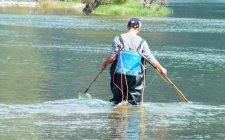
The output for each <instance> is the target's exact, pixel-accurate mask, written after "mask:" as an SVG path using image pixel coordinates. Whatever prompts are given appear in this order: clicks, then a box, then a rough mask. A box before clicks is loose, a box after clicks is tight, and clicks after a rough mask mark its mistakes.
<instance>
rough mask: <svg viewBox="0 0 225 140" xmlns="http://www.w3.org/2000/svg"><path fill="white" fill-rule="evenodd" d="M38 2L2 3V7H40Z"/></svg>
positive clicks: (0, 3) (0, 5)
mask: <svg viewBox="0 0 225 140" xmlns="http://www.w3.org/2000/svg"><path fill="white" fill-rule="evenodd" d="M38 6H39V3H38V2H14V1H9V2H6V1H0V7H38Z"/></svg>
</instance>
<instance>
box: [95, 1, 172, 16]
mask: <svg viewBox="0 0 225 140" xmlns="http://www.w3.org/2000/svg"><path fill="white" fill-rule="evenodd" d="M171 13H172V10H171V9H169V8H167V7H161V6H159V5H153V6H152V7H151V9H150V8H144V7H143V4H142V3H140V2H126V3H123V4H108V5H100V6H99V7H97V8H96V9H95V10H94V11H93V14H98V15H113V16H131V15H132V16H166V15H169V14H171Z"/></svg>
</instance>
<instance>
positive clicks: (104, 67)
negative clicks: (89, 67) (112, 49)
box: [102, 55, 116, 70]
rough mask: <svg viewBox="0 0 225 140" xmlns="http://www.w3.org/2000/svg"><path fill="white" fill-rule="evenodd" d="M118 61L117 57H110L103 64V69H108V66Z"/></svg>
mask: <svg viewBox="0 0 225 140" xmlns="http://www.w3.org/2000/svg"><path fill="white" fill-rule="evenodd" d="M115 60H116V56H112V55H109V56H108V57H107V58H106V59H105V61H103V63H102V69H103V70H104V69H106V67H107V66H108V64H110V63H112V62H113V61H115Z"/></svg>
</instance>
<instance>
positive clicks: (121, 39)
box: [119, 35, 124, 50]
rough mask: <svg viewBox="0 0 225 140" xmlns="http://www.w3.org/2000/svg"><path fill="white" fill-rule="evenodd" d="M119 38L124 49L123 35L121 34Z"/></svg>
mask: <svg viewBox="0 0 225 140" xmlns="http://www.w3.org/2000/svg"><path fill="white" fill-rule="evenodd" d="M119 40H120V42H121V44H122V46H120V50H122V49H123V48H124V42H123V38H122V36H121V35H119Z"/></svg>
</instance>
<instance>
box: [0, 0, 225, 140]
mask: <svg viewBox="0 0 225 140" xmlns="http://www.w3.org/2000/svg"><path fill="white" fill-rule="evenodd" d="M169 6H170V7H171V8H173V9H174V13H173V14H172V15H170V16H169V17H165V18H158V17H154V18H151V17H140V18H141V20H142V21H143V30H142V32H141V36H142V37H143V38H145V39H146V40H147V41H148V43H149V46H150V48H151V50H152V52H153V54H154V55H155V56H156V58H157V59H158V60H159V61H160V62H161V64H162V65H163V66H164V67H166V68H167V70H168V76H169V77H170V79H171V80H172V81H173V82H174V83H175V84H176V85H177V86H178V87H179V88H180V90H181V91H182V92H183V93H184V95H185V96H186V97H187V98H188V99H189V100H190V103H188V104H186V103H183V101H182V100H181V99H180V97H179V96H178V95H177V93H176V92H175V91H174V90H173V88H172V87H171V86H170V85H169V84H168V83H166V82H165V81H164V80H163V79H162V78H161V77H160V76H159V75H158V74H157V73H156V72H155V70H154V69H153V68H151V66H149V67H148V70H147V82H146V83H147V84H146V88H145V93H144V104H143V105H142V106H139V107H125V108H113V107H112V106H111V105H110V104H109V102H108V100H109V99H110V98H111V92H110V88H109V74H108V69H107V70H106V71H104V72H103V74H102V75H101V76H100V77H99V78H98V79H97V81H96V82H95V83H94V84H93V85H92V87H91V89H90V90H89V91H88V93H90V94H91V95H92V97H93V99H90V100H88V99H79V98H78V95H77V92H78V91H84V90H85V89H86V88H87V87H88V85H89V82H90V81H91V80H92V79H93V78H94V77H95V76H96V75H97V73H98V71H99V70H100V65H101V62H102V61H103V60H104V58H105V57H106V56H107V54H108V52H109V50H110V48H111V42H112V39H113V38H114V36H115V35H118V34H120V33H122V32H125V31H126V24H127V20H128V19H129V17H107V16H84V15H78V14H76V12H75V13H74V11H55V10H49V11H45V10H36V9H19V10H18V9H14V8H1V9H0V139H1V140H9V139H13V140H14V139H15V140H17V139H18V140H21V139H23V140H32V139H34V140H36V139H48V140H57V139H58V140H61V139H71V140H74V139H88V140H93V139H122V140H124V139H127V140H129V139H136V140H139V139H141V140H144V139H146V140H149V139H156V140H175V139H179V140H185V139H192V140H195V139H196V140H200V139H202V140H203V139H204V140H205V139H209V140H212V139H216V140H222V139H225V133H224V129H225V104H224V101H225V97H224V93H225V92H224V91H225V86H224V83H225V79H224V77H225V72H224V69H225V46H224V44H225V40H224V38H225V28H224V27H225V16H224V15H225V10H224V9H225V1H224V0H204V1H203V0H187V1H186V0H183V1H182V2H180V0H173V1H172V2H171V3H170V4H169ZM65 12H66V13H65Z"/></svg>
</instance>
